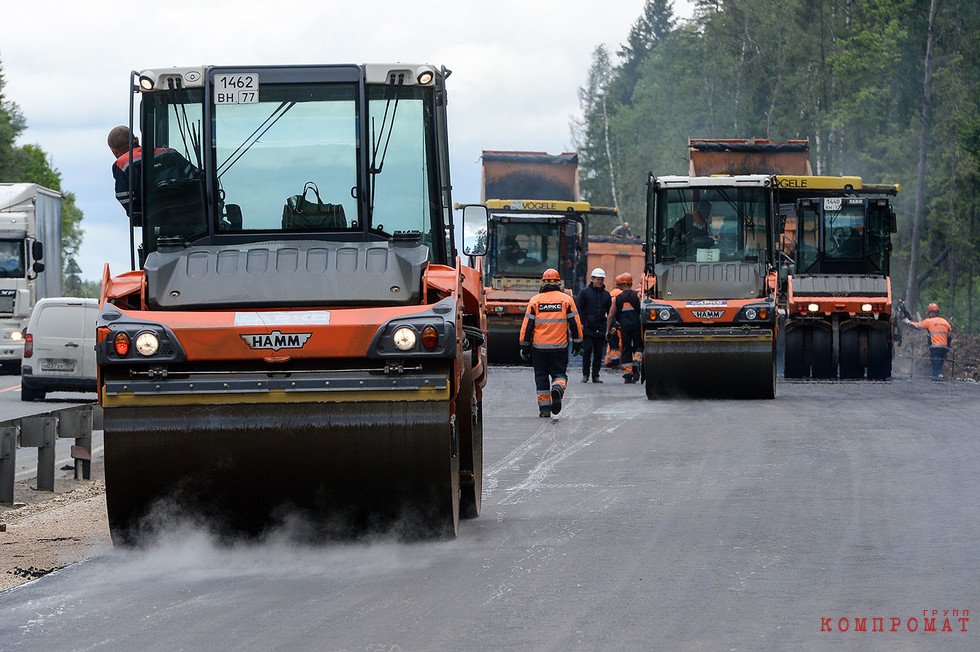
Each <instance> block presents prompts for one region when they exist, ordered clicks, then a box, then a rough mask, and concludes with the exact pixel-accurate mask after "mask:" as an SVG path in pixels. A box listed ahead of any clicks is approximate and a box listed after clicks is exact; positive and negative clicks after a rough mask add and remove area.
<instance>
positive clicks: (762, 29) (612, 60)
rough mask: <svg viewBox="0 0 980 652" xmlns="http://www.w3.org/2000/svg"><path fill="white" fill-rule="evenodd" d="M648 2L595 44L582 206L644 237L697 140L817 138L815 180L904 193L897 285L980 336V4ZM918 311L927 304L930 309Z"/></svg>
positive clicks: (582, 142) (918, 0) (583, 123)
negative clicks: (857, 182) (688, 7)
mask: <svg viewBox="0 0 980 652" xmlns="http://www.w3.org/2000/svg"><path fill="white" fill-rule="evenodd" d="M672 4H673V3H672V2H671V1H670V0H648V1H647V3H646V5H645V7H644V10H643V13H642V15H640V16H639V17H638V19H637V20H636V22H635V23H634V24H633V26H632V28H631V30H630V32H629V36H628V38H627V41H626V42H625V43H623V44H621V45H620V46H619V47H618V49H616V50H615V51H611V50H610V48H608V47H607V46H606V45H597V46H596V48H595V50H594V52H593V57H592V64H591V68H590V70H589V71H588V75H587V78H586V81H585V83H584V85H583V86H582V88H581V89H580V92H579V98H580V104H581V110H582V113H581V116H579V117H577V118H575V119H573V121H572V133H573V138H574V142H575V146H576V148H577V150H578V152H579V155H580V156H579V164H580V170H581V177H582V178H581V184H582V188H583V193H584V195H585V198H586V199H588V200H590V201H592V202H593V203H596V204H600V205H612V206H618V207H619V208H620V210H621V214H622V215H623V216H624V218H625V219H627V220H629V221H631V222H633V223H635V224H642V223H643V220H644V217H643V216H644V202H645V189H646V185H645V184H646V178H647V175H648V173H650V172H653V173H654V174H686V173H687V156H688V148H687V141H688V138H689V137H690V138H766V139H772V140H776V141H783V140H787V139H795V138H808V139H809V141H810V158H811V163H812V165H813V169H814V173H816V174H824V175H856V176H861V177H863V178H864V179H865V181H868V182H876V183H900V184H902V192H900V193H899V195H898V197H897V199H896V201H895V206H896V212H897V213H898V222H899V232H898V234H897V236H896V237H895V238H894V250H893V252H892V268H891V271H892V288H893V293H894V295H895V296H896V297H902V296H907V298H908V300H909V305H910V306H913V307H915V308H918V309H920V310H921V308H922V307H923V306H924V304H925V303H927V302H930V301H936V302H938V303H939V304H940V305H941V306H942V308H943V314H944V315H946V316H947V317H948V318H950V319H951V321H953V322H954V324H957V326H958V328H959V329H960V330H961V331H962V330H966V331H969V332H973V331H974V330H975V328H976V327H977V325H976V324H975V310H974V309H975V306H974V291H975V288H976V286H977V281H978V279H977V274H978V273H980V265H977V264H976V263H975V260H976V256H977V252H978V251H980V225H978V224H977V208H978V192H977V191H978V173H980V110H978V102H977V98H978V97H980V3H977V2H976V1H975V0H698V1H697V2H696V3H695V10H694V16H693V18H692V19H691V20H677V19H676V18H675V16H674V13H673V8H672ZM920 298H921V300H920Z"/></svg>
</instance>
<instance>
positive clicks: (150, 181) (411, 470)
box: [97, 63, 487, 543]
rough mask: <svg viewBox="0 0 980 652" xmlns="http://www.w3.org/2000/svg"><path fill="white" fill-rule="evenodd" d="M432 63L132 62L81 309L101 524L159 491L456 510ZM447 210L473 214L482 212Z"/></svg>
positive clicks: (476, 293)
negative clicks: (123, 235)
mask: <svg viewBox="0 0 980 652" xmlns="http://www.w3.org/2000/svg"><path fill="white" fill-rule="evenodd" d="M448 74H449V71H447V70H446V69H445V68H440V67H435V66H430V65H406V64H400V63H399V64H372V65H306V66H256V67H241V66H228V67H217V66H213V67H212V66H199V67H187V68H163V69H150V70H144V71H142V72H141V73H138V74H136V75H135V76H134V79H133V88H134V96H133V99H132V104H131V107H130V108H131V111H130V115H131V116H132V115H134V113H135V115H136V120H135V124H139V125H142V127H143V129H142V134H141V142H142V145H143V147H144V148H143V150H142V152H143V154H142V156H143V158H142V170H143V175H142V177H141V178H140V177H138V176H136V175H134V176H133V177H132V180H133V183H132V184H131V186H130V193H131V196H130V199H131V201H130V202H129V204H130V205H131V206H132V205H134V204H135V205H139V206H141V212H140V213H139V214H133V216H132V217H133V223H134V225H137V226H139V227H140V231H141V239H142V242H141V247H140V251H141V255H140V259H141V268H140V269H138V270H135V271H130V272H127V273H124V274H121V275H119V276H112V275H111V274H110V273H109V270H108V267H107V268H106V272H105V274H104V277H103V282H102V297H101V313H100V318H99V321H98V323H97V357H98V365H99V373H98V384H99V385H98V386H99V401H100V403H101V405H102V406H103V408H104V411H105V467H106V498H107V503H108V515H109V525H110V529H111V532H112V536H113V539H114V540H115V541H116V542H119V543H130V542H133V541H138V540H139V537H140V535H141V533H142V532H143V530H144V528H145V527H147V526H151V525H152V524H153V523H154V522H159V521H157V520H155V519H154V514H155V513H156V512H157V510H159V509H163V510H165V511H164V512H163V513H166V514H168V515H169V514H170V512H171V511H173V510H174V509H175V508H176V509H178V510H180V511H185V510H186V511H191V512H193V513H194V514H196V515H199V516H201V517H202V518H205V519H208V521H209V522H213V523H214V524H215V525H216V526H221V527H227V528H230V529H232V530H234V531H244V532H246V533H255V532H261V531H263V530H265V529H266V528H268V527H269V526H270V525H272V524H274V523H275V522H276V521H277V520H278V519H282V518H287V517H289V516H291V515H293V514H299V515H302V516H303V517H305V518H307V519H308V522H309V523H310V524H312V525H313V526H315V527H316V528H317V530H316V531H319V530H320V529H323V530H326V531H327V533H328V534H329V533H337V532H338V531H339V532H343V533H346V532H348V531H349V528H353V529H354V530H362V529H364V528H373V527H375V526H383V525H384V524H391V525H393V526H394V527H396V528H405V529H404V533H405V534H407V535H416V534H420V533H434V534H437V535H445V536H454V535H455V534H456V533H457V531H458V525H459V519H460V518H461V517H464V518H465V517H474V516H476V515H477V514H478V513H479V511H480V501H481V492H482V480H481V478H482V397H483V386H484V384H485V383H486V378H487V366H486V355H485V346H484V342H485V336H486V318H485V306H484V305H483V287H482V284H481V279H480V274H479V271H478V270H477V269H472V268H470V267H466V266H463V265H462V264H461V263H460V259H459V257H458V255H457V253H456V242H455V240H454V235H453V234H454V229H453V221H452V218H453V204H452V200H451V197H450V192H449V188H450V187H451V184H450V180H449V178H448V170H449V161H448V151H449V150H448V138H447V130H446V86H445V81H446V77H447V76H448ZM137 98H138V100H139V107H138V108H136V107H134V105H135V104H136V99H137ZM131 127H132V125H131ZM177 157H180V160H181V161H182V163H181V164H180V165H175V164H173V163H174V161H175V160H176V158H177ZM132 199H138V200H139V201H136V202H134V201H132ZM462 214H463V232H464V234H479V233H483V234H485V233H486V221H487V214H486V209H485V207H483V206H468V207H463V209H462ZM466 237H467V236H466V235H464V240H465V238H466ZM467 248H468V249H469V253H470V254H473V255H481V254H482V250H481V243H480V241H479V239H478V238H477V239H476V240H475V241H474V242H472V243H469V244H468V245H467ZM399 531H401V530H399Z"/></svg>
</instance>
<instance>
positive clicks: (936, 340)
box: [910, 317, 953, 348]
mask: <svg viewBox="0 0 980 652" xmlns="http://www.w3.org/2000/svg"><path fill="white" fill-rule="evenodd" d="M910 323H911V324H912V326H913V327H914V328H918V329H919V330H927V331H929V346H940V347H943V348H946V347H948V346H949V334H950V333H951V332H952V331H953V327H952V326H951V325H950V323H949V322H948V321H946V320H945V319H943V318H942V317H927V318H925V319H923V320H922V321H914V322H910Z"/></svg>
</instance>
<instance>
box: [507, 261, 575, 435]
mask: <svg viewBox="0 0 980 652" xmlns="http://www.w3.org/2000/svg"><path fill="white" fill-rule="evenodd" d="M569 336H570V337H569ZM569 339H571V341H572V352H573V353H578V352H579V350H581V348H582V322H581V320H580V319H579V316H578V310H577V309H576V308H575V301H573V300H572V298H571V297H570V296H568V295H567V294H565V293H564V292H562V291H561V275H560V274H559V273H558V270H556V269H547V270H545V272H544V274H542V275H541V292H540V293H539V294H535V295H534V296H533V297H531V300H530V301H528V304H527V311H526V312H525V313H524V323H523V324H521V358H522V359H523V360H524V361H525V362H527V361H531V362H532V363H533V364H534V385H535V387H536V389H537V392H538V416H541V417H548V416H551V415H552V414H558V413H559V412H561V401H562V398H563V397H564V396H565V389H566V387H567V386H568V341H569Z"/></svg>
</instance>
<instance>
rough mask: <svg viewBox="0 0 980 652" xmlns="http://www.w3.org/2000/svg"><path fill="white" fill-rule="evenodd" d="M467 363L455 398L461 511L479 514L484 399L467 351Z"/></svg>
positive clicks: (471, 515)
mask: <svg viewBox="0 0 980 652" xmlns="http://www.w3.org/2000/svg"><path fill="white" fill-rule="evenodd" d="M463 357H464V358H465V359H466V367H465V368H464V369H463V380H462V382H461V383H460V385H459V396H458V397H457V398H456V423H457V424H458V426H459V460H460V461H459V472H460V484H459V487H460V494H459V515H460V517H461V518H476V517H477V516H479V515H480V509H481V507H482V504H483V403H482V402H481V401H478V400H477V398H476V385H475V384H474V383H473V358H472V353H471V352H470V351H465V352H464V354H463Z"/></svg>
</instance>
